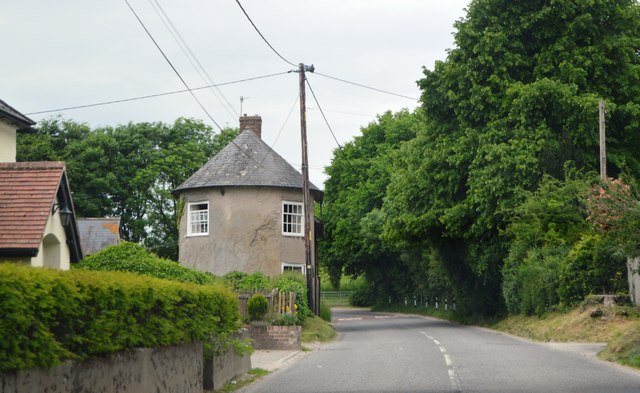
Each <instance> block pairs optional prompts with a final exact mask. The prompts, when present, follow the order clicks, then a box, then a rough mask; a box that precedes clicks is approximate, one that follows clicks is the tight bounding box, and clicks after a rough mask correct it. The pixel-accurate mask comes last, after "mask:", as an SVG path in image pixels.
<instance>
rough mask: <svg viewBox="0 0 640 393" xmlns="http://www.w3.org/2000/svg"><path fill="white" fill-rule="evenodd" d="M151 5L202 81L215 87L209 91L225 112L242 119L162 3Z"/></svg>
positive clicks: (152, 0) (150, 2)
mask: <svg viewBox="0 0 640 393" xmlns="http://www.w3.org/2000/svg"><path fill="white" fill-rule="evenodd" d="M149 4H151V8H153V10H154V11H155V13H156V15H158V18H160V20H161V21H162V24H164V27H166V28H167V30H168V31H169V34H171V36H172V37H173V39H174V41H175V42H176V43H177V44H178V47H180V50H181V51H182V53H183V54H184V55H185V57H186V58H187V60H189V63H191V66H192V67H193V69H194V70H195V71H196V72H197V73H198V75H200V78H201V79H202V81H203V82H204V83H205V84H207V85H213V86H214V88H215V90H214V89H213V88H212V89H209V91H210V92H211V94H213V96H214V97H215V98H216V99H217V100H218V102H220V105H222V107H223V108H224V110H226V111H227V113H228V114H229V115H230V116H231V118H234V119H237V118H238V117H240V115H239V114H238V112H237V111H236V110H235V108H234V107H233V105H231V103H229V100H227V97H225V96H224V94H223V93H222V91H221V90H220V89H218V87H217V86H215V84H216V83H215V82H214V81H213V78H211V75H209V73H208V72H207V70H206V69H205V68H204V66H203V65H202V63H201V62H200V60H198V57H197V56H196V54H195V53H194V52H193V50H191V47H190V46H189V44H188V43H187V41H186V40H185V39H184V37H183V36H182V34H180V31H179V30H178V28H177V27H176V25H175V24H174V23H173V21H172V20H171V18H170V17H169V15H168V14H167V13H166V12H165V10H164V8H162V6H161V5H160V2H158V0H149ZM221 97H222V98H221Z"/></svg>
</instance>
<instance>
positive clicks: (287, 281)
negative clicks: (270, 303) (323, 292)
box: [273, 273, 313, 325]
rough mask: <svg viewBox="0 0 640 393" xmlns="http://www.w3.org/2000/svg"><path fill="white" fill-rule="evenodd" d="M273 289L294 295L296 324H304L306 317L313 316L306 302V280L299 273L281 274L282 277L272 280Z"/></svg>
mask: <svg viewBox="0 0 640 393" xmlns="http://www.w3.org/2000/svg"><path fill="white" fill-rule="evenodd" d="M273 286H274V288H277V289H278V291H280V292H284V293H288V292H295V294H296V304H295V305H296V307H297V312H298V314H297V316H298V323H299V324H300V325H301V324H302V323H304V320H305V318H306V317H308V316H310V315H313V313H312V312H311V309H310V308H309V303H308V302H307V287H306V278H305V276H303V275H302V274H299V273H283V274H282V275H280V276H278V277H276V278H274V280H273Z"/></svg>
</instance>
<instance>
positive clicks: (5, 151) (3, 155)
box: [0, 120, 16, 162]
mask: <svg viewBox="0 0 640 393" xmlns="http://www.w3.org/2000/svg"><path fill="white" fill-rule="evenodd" d="M0 162H16V128H15V126H12V125H10V124H7V123H5V122H4V121H2V120H0Z"/></svg>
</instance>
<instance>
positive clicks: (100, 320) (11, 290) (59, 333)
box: [0, 263, 239, 372]
mask: <svg viewBox="0 0 640 393" xmlns="http://www.w3.org/2000/svg"><path fill="white" fill-rule="evenodd" d="M0 315H2V318H0V335H1V336H2V340H0V372H6V371H13V370H18V369H28V368H33V367H44V368H48V367H53V366H55V365H58V364H60V363H61V362H62V361H64V360H66V359H77V360H84V359H87V358H90V357H94V356H100V355H104V354H109V353H113V352H117V351H122V350H127V349H132V348H136V347H157V346H166V345H172V344H178V343H184V342H192V341H197V340H203V341H204V343H205V353H207V354H209V356H210V355H211V353H212V349H211V344H210V342H209V339H210V338H212V337H215V336H218V335H224V334H226V333H229V332H232V331H235V330H236V329H237V328H238V327H239V315H238V306H237V299H236V298H235V296H234V295H233V293H231V292H230V291H229V290H228V289H226V288H223V287H220V286H213V285H208V286H201V285H197V286H194V285H189V284H186V283H179V282H171V281H166V280H159V279H155V278H151V277H144V276H139V275H135V274H129V273H122V272H100V273H97V272H91V271H86V270H72V271H67V272H61V271H56V270H49V269H40V268H31V267H28V266H20V265H14V264H9V263H4V264H0Z"/></svg>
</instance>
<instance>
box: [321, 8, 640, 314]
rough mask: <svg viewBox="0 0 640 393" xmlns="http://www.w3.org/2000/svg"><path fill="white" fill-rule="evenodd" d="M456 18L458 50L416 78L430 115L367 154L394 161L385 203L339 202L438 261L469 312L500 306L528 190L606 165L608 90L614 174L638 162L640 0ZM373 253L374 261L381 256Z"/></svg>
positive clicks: (349, 249)
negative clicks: (602, 150) (603, 135)
mask: <svg viewBox="0 0 640 393" xmlns="http://www.w3.org/2000/svg"><path fill="white" fill-rule="evenodd" d="M455 28H456V32H455V47H454V48H453V49H452V50H450V51H449V53H448V56H447V59H446V60H445V61H440V62H437V63H436V64H435V67H434V69H433V70H427V69H425V70H424V78H423V79H421V80H420V81H418V85H419V87H420V88H421V90H422V96H421V102H422V106H421V108H420V112H421V113H422V114H423V116H421V118H420V121H419V124H417V125H415V126H414V127H413V128H412V129H413V130H415V132H416V135H415V138H411V139H410V140H406V139H405V142H404V143H402V144H395V145H390V146H388V147H386V150H387V151H389V150H392V151H394V152H395V153H394V154H391V155H388V156H384V158H379V157H375V158H369V157H368V156H365V157H363V158H365V162H363V163H360V164H359V165H362V166H365V167H374V165H375V164H374V163H381V162H383V163H385V167H386V170H385V171H384V176H380V179H381V183H382V184H384V185H385V186H384V187H382V188H380V189H374V193H375V192H378V193H379V194H378V197H377V199H376V201H377V203H375V204H374V205H373V206H372V205H371V203H364V202H362V203H354V204H352V205H351V208H352V209H350V210H347V209H340V211H341V214H344V215H345V220H346V221H347V222H348V224H345V225H343V226H349V225H351V226H355V227H356V228H358V229H359V230H362V225H363V224H364V223H366V222H367V220H363V218H364V217H368V218H369V219H371V220H373V219H374V218H375V222H376V223H378V225H377V226H376V227H375V228H376V229H378V230H380V229H381V231H382V232H381V234H380V235H379V236H378V235H375V236H374V237H375V239H376V240H378V239H383V240H385V241H384V242H383V243H382V245H383V246H382V247H386V248H387V249H388V248H391V249H394V251H395V252H397V253H399V254H402V253H405V252H406V251H407V250H413V251H414V252H415V253H414V254H413V255H414V256H413V257H412V258H411V259H412V260H414V261H415V260H417V259H420V258H424V257H425V256H426V257H427V258H430V260H432V261H433V260H437V261H438V264H439V266H440V267H441V268H442V269H444V271H445V272H446V278H447V280H449V282H450V283H451V284H452V287H453V290H454V292H455V294H456V296H457V297H458V298H459V299H460V301H461V302H462V305H463V306H464V307H466V309H467V310H473V311H482V312H495V311H498V310H499V309H500V308H501V307H502V306H501V305H502V304H503V301H502V291H501V285H502V279H503V275H502V267H503V263H504V261H505V258H507V256H508V255H509V249H510V242H511V240H512V239H511V238H509V237H508V236H504V231H505V230H506V228H507V226H508V225H509V223H510V220H511V219H512V217H513V216H514V211H515V209H516V208H517V207H518V206H519V205H520V204H522V203H523V202H524V200H525V197H526V193H524V192H525V191H530V192H532V191H535V190H537V189H538V187H539V185H540V183H541V181H542V179H544V178H545V176H548V177H551V178H555V179H558V180H564V178H565V167H566V164H567V163H568V162H571V163H572V165H573V167H575V168H577V169H578V170H581V171H583V172H589V171H595V170H597V168H598V162H599V153H598V101H599V99H604V100H605V102H606V108H607V116H606V121H607V150H608V159H609V160H608V168H607V170H608V173H609V174H610V175H612V176H614V177H618V176H620V175H621V174H623V173H626V174H628V175H631V176H633V177H637V176H638V174H640V123H639V119H640V83H639V82H640V81H639V78H640V56H639V53H640V52H639V50H640V7H639V6H638V4H637V2H636V1H635V0H588V1H580V2H576V1H571V0H554V1H548V0H547V1H542V0H533V1H526V2H517V1H509V0H474V1H472V2H471V3H470V5H469V8H468V13H467V15H466V17H465V18H463V19H461V20H459V21H458V22H456V24H455ZM367 131H368V129H367V128H365V129H363V137H364V135H365V134H366V132H367ZM358 145H359V140H356V142H355V143H354V146H358ZM352 148H353V147H348V148H347V149H346V150H345V152H344V153H340V152H337V153H336V154H335V155H334V161H333V162H332V164H331V166H330V167H329V168H328V171H327V173H328V174H329V175H330V176H331V180H330V181H328V182H327V190H326V196H325V200H333V197H332V196H331V194H332V193H334V192H335V191H334V189H333V188H332V187H333V185H334V184H336V183H334V176H336V175H338V178H336V181H335V182H340V181H343V180H342V179H344V178H345V177H346V175H343V176H340V175H339V174H340V173H341V172H342V171H348V170H349V169H348V168H347V167H346V166H345V165H344V163H342V162H341V161H340V159H339V158H337V157H339V155H340V154H346V155H348V154H350V153H349V151H350V149H352ZM368 151H375V149H374V148H373V147H371V148H368ZM366 161H368V164H367V162H366ZM352 172H353V174H352V176H356V171H352ZM375 176H379V175H377V174H376V175H375ZM364 179H365V181H368V182H371V180H370V179H371V177H368V176H365V177H364ZM354 184H355V182H354V181H351V182H349V183H346V184H344V185H343V187H349V186H351V187H353V186H354ZM371 188H373V187H371ZM363 192H364V191H363V190H362V187H360V188H358V189H356V190H353V191H352V192H348V194H349V198H354V199H356V198H357V195H360V194H361V193H363ZM342 193H347V191H346V189H340V190H339V191H338V194H342ZM367 201H368V200H367ZM380 202H382V205H380ZM350 215H355V217H350ZM340 230H341V227H338V226H336V227H331V226H329V228H328V232H329V242H332V239H334V238H335V239H338V240H337V241H338V242H345V244H344V245H343V246H340V245H338V243H331V245H330V247H331V248H340V249H341V250H343V252H344V253H345V256H343V258H346V257H347V255H346V254H352V256H351V257H350V258H349V261H350V262H345V265H346V266H347V268H348V267H349V266H350V265H351V264H354V263H357V264H359V265H362V264H363V262H354V261H359V260H360V259H362V257H360V255H361V254H362V250H366V249H367V247H366V246H363V245H361V244H358V243H357V242H351V241H349V240H350V239H352V237H348V238H343V237H342V235H338V233H341V232H340ZM332 231H333V232H334V233H335V234H334V233H332ZM367 232H368V231H367ZM369 234H371V233H369ZM332 236H333V237H332ZM347 239H349V240H347ZM360 239H361V240H362V239H363V237H362V236H361V237H360ZM365 243H366V241H365ZM367 244H369V243H367ZM354 247H355V249H354ZM416 250H421V251H419V252H416ZM339 254H340V253H339V252H337V251H335V250H334V251H332V255H334V256H335V255H339ZM371 255H377V254H366V253H365V257H364V259H366V263H367V264H374V265H375V264H376V263H377V262H376V259H375V258H373V257H371ZM328 259H329V260H331V259H330V258H328ZM423 264H425V263H423ZM347 270H348V269H347ZM388 277H392V275H389V276H388ZM390 295H391V294H390Z"/></svg>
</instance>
